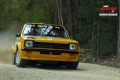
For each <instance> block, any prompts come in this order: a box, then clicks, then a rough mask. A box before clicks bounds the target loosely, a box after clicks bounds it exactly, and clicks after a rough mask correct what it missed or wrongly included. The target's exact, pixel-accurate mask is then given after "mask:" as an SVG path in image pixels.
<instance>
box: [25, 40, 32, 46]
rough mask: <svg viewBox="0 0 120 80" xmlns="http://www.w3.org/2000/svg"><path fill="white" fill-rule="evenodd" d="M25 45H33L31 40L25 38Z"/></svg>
mask: <svg viewBox="0 0 120 80" xmlns="http://www.w3.org/2000/svg"><path fill="white" fill-rule="evenodd" d="M25 47H33V41H31V40H26V41H25Z"/></svg>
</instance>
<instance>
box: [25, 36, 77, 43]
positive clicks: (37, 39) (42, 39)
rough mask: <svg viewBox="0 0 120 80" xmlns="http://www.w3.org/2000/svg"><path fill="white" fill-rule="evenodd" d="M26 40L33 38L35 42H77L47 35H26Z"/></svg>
mask: <svg viewBox="0 0 120 80" xmlns="http://www.w3.org/2000/svg"><path fill="white" fill-rule="evenodd" d="M24 38H26V39H27V40H34V41H35V42H47V43H65V44H68V43H78V42H77V41H76V40H73V39H66V38H59V37H47V36H26V37H24Z"/></svg>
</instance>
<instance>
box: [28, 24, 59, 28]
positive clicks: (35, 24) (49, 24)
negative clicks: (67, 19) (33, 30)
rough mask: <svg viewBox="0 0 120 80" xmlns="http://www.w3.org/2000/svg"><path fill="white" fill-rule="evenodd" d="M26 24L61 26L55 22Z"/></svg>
mask: <svg viewBox="0 0 120 80" xmlns="http://www.w3.org/2000/svg"><path fill="white" fill-rule="evenodd" d="M27 24H31V25H50V26H59V27H61V26H60V25H56V24H45V23H26V25H27Z"/></svg>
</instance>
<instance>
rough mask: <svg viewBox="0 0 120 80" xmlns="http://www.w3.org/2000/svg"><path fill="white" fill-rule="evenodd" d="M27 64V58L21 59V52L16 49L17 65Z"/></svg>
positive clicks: (23, 65)
mask: <svg viewBox="0 0 120 80" xmlns="http://www.w3.org/2000/svg"><path fill="white" fill-rule="evenodd" d="M26 64H27V60H24V59H21V57H20V53H19V51H18V50H17V51H16V55H15V65H16V66H17V67H25V66H26Z"/></svg>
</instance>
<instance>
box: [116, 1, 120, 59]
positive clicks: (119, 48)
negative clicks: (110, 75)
mask: <svg viewBox="0 0 120 80" xmlns="http://www.w3.org/2000/svg"><path fill="white" fill-rule="evenodd" d="M119 14H120V0H119ZM117 58H120V16H119V31H118V50H117Z"/></svg>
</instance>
